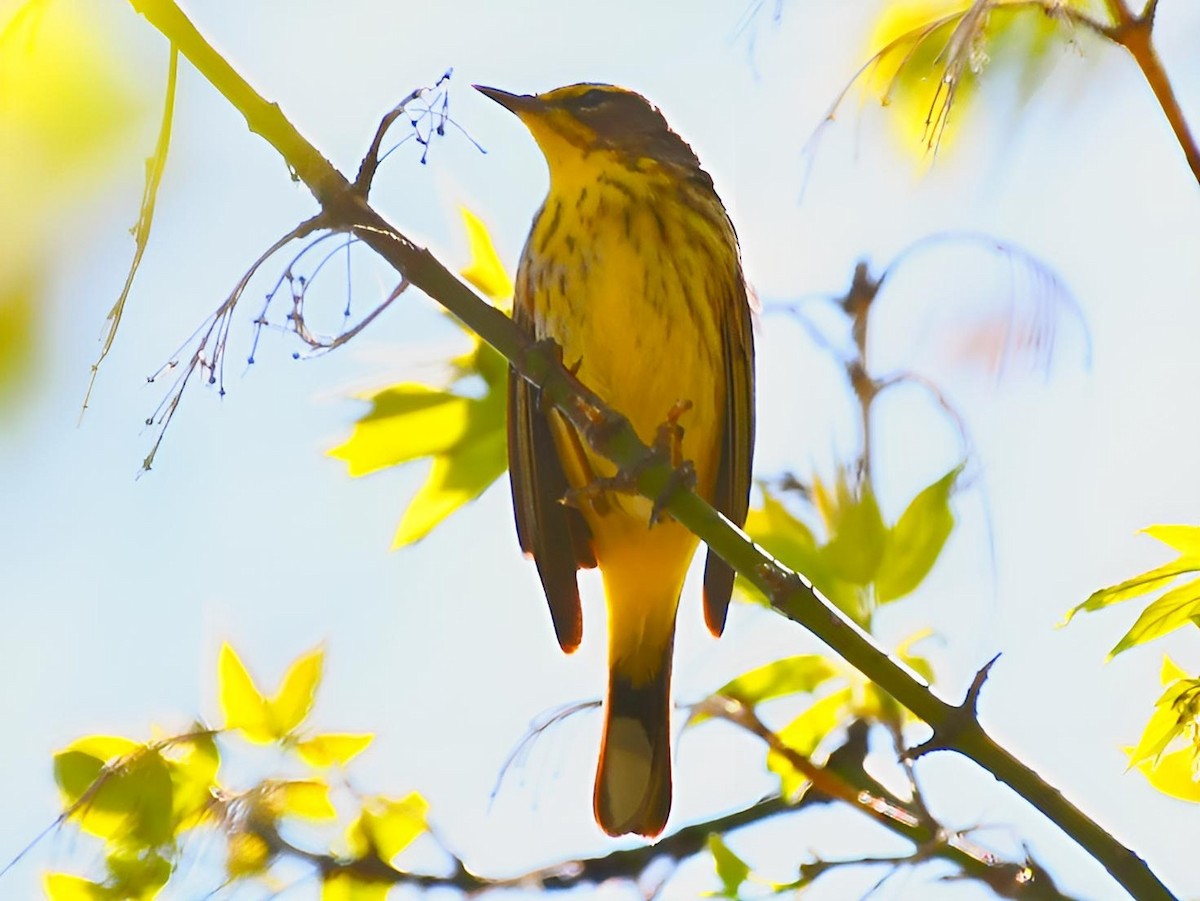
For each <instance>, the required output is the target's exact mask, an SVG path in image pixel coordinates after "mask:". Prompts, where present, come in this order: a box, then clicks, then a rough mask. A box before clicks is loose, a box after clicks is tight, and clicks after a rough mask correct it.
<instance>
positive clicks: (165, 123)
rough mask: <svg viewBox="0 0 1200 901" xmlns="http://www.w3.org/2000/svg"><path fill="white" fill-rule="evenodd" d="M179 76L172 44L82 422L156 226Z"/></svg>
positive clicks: (89, 384) (175, 53)
mask: <svg viewBox="0 0 1200 901" xmlns="http://www.w3.org/2000/svg"><path fill="white" fill-rule="evenodd" d="M178 74H179V48H178V47H177V46H175V44H171V58H170V63H169V65H168V66H167V90H166V98H165V100H164V101H163V115H162V123H161V124H160V125H159V128H158V141H157V142H156V144H155V146H154V155H153V156H152V157H150V159H148V160H147V161H146V185H145V187H144V188H143V189H142V205H141V209H140V211H139V212H138V221H137V225H135V226H134V228H133V240H134V250H133V260H132V261H131V262H130V264H129V272H128V273H127V274H126V276H125V285H124V287H123V288H121V294H120V296H119V297H118V298H117V302H116V303H115V304H113V308H112V309H111V310H109V311H108V317H107V320H108V331H107V332H106V333H105V336H104V344H103V346H102V347H101V348H100V356H99V357H97V358H96V362H95V363H93V364H92V375H91V378H89V379H88V386H87V391H86V392H85V393H84V395H83V406H82V407H81V408H80V410H79V419H80V421H82V420H83V414H84V413H85V412H86V411H87V408H88V401H90V400H91V398H92V389H93V388H95V387H96V376H97V375H98V374H99V373H100V364H101V363H103V362H104V358H105V357H107V356H108V352H109V351H110V350H112V346H113V342H114V341H115V340H116V339H117V329H118V328H119V327H120V325H121V316H122V315H123V314H124V313H125V302H126V301H127V300H128V299H129V292H130V290H131V289H132V288H133V279H134V277H135V276H136V275H137V271H138V267H139V266H141V264H142V254H144V253H145V252H146V244H147V243H148V242H149V241H150V226H151V224H152V223H153V222H154V207H155V203H156V201H157V200H158V186H159V185H160V184H161V183H162V177H163V172H164V171H165V170H166V168H167V151H168V150H169V149H170V146H171V127H172V123H173V122H174V119H175V85H176V80H177V76H178Z"/></svg>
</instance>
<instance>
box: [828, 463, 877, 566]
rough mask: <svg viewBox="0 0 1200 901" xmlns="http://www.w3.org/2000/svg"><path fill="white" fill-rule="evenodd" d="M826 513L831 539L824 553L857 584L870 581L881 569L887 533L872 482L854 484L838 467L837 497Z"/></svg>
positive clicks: (832, 563)
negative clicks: (852, 485)
mask: <svg viewBox="0 0 1200 901" xmlns="http://www.w3.org/2000/svg"><path fill="white" fill-rule="evenodd" d="M826 496H827V494H826ZM827 516H828V519H829V526H830V539H829V544H827V545H826V546H825V551H824V556H825V558H826V559H827V560H828V561H829V564H830V566H831V567H832V568H833V571H834V573H835V574H836V575H837V576H839V577H840V578H842V579H844V580H845V581H847V582H850V583H852V584H855V585H868V584H870V583H871V582H872V581H874V579H875V574H876V573H877V572H878V571H879V564H880V563H881V562H882V560H883V553H884V550H885V548H886V546H887V535H888V533H887V527H886V526H885V525H884V523H883V516H882V515H881V514H880V512H879V504H878V502H877V501H876V500H875V493H874V491H872V490H871V486H870V484H867V483H864V484H862V485H860V486H858V488H857V490H856V489H855V488H852V487H851V485H850V478H849V474H848V473H847V472H846V470H844V469H840V468H839V470H838V474H837V484H836V500H835V501H834V502H833V504H832V507H831V508H830V510H829V512H828V513H827Z"/></svg>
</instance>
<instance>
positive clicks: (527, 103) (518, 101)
mask: <svg viewBox="0 0 1200 901" xmlns="http://www.w3.org/2000/svg"><path fill="white" fill-rule="evenodd" d="M471 87H473V88H474V89H475V90H477V91H478V92H479V93H480V94H482V95H483V96H484V97H490V98H491V99H492V100H495V101H496V102H497V103H499V104H500V105H501V106H502V107H504V108H505V109H506V110H508V111H509V112H512V113H516V114H517V115H518V116H519V115H521V114H522V113H531V112H534V111H536V110H539V109H541V107H542V103H541V101H540V100H538V98H537V97H535V96H534V95H533V94H510V93H508V91H501V90H500V89H499V88H489V87H485V86H484V85H481V84H476V85H471Z"/></svg>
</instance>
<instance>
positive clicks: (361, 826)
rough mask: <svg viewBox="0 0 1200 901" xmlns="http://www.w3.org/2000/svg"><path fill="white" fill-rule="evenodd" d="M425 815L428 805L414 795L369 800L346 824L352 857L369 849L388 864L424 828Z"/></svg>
mask: <svg viewBox="0 0 1200 901" xmlns="http://www.w3.org/2000/svg"><path fill="white" fill-rule="evenodd" d="M428 813H429V803H428V802H427V801H426V800H425V799H424V798H423V797H421V795H419V794H418V793H417V792H412V793H410V794H408V795H406V796H405V797H403V798H386V797H383V796H379V797H376V798H373V799H371V800H369V801H368V802H367V803H365V804H364V805H363V810H362V813H361V814H359V816H358V818H357V819H356V820H355V821H354V822H353V823H351V824H350V828H349V829H348V830H347V832H346V841H347V843H348V844H349V846H350V849H351V852H352V853H353V854H355V855H356V856H359V857H362V856H364V855H366V854H369V853H370V852H371V851H372V850H373V851H374V852H375V853H376V854H378V855H379V857H380V859H381V860H384V861H388V862H390V861H391V860H392V859H393V858H394V857H395V856H396V855H397V854H399V853H400V852H401V851H403V850H404V849H405V848H407V847H408V846H409V845H410V844H412V842H413V840H414V839H416V838H417V836H419V835H420V834H421V833H422V832H424V831H425V830H426V829H427V828H428V826H427V825H426V816H427V815H428Z"/></svg>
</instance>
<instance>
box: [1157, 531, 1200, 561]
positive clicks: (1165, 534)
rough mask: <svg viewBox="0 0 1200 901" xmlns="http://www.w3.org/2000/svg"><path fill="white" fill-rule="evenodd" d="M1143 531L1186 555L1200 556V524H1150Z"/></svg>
mask: <svg viewBox="0 0 1200 901" xmlns="http://www.w3.org/2000/svg"><path fill="white" fill-rule="evenodd" d="M1143 531H1144V532H1145V533H1146V534H1147V535H1149V536H1150V537H1151V538H1156V539H1158V540H1159V541H1161V542H1162V543H1163V544H1166V545H1169V546H1170V547H1173V548H1174V549H1175V550H1177V551H1179V553H1181V554H1184V555H1185V556H1186V555H1192V556H1196V557H1200V526H1149V527H1148V528H1146V529H1144V530H1143Z"/></svg>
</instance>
